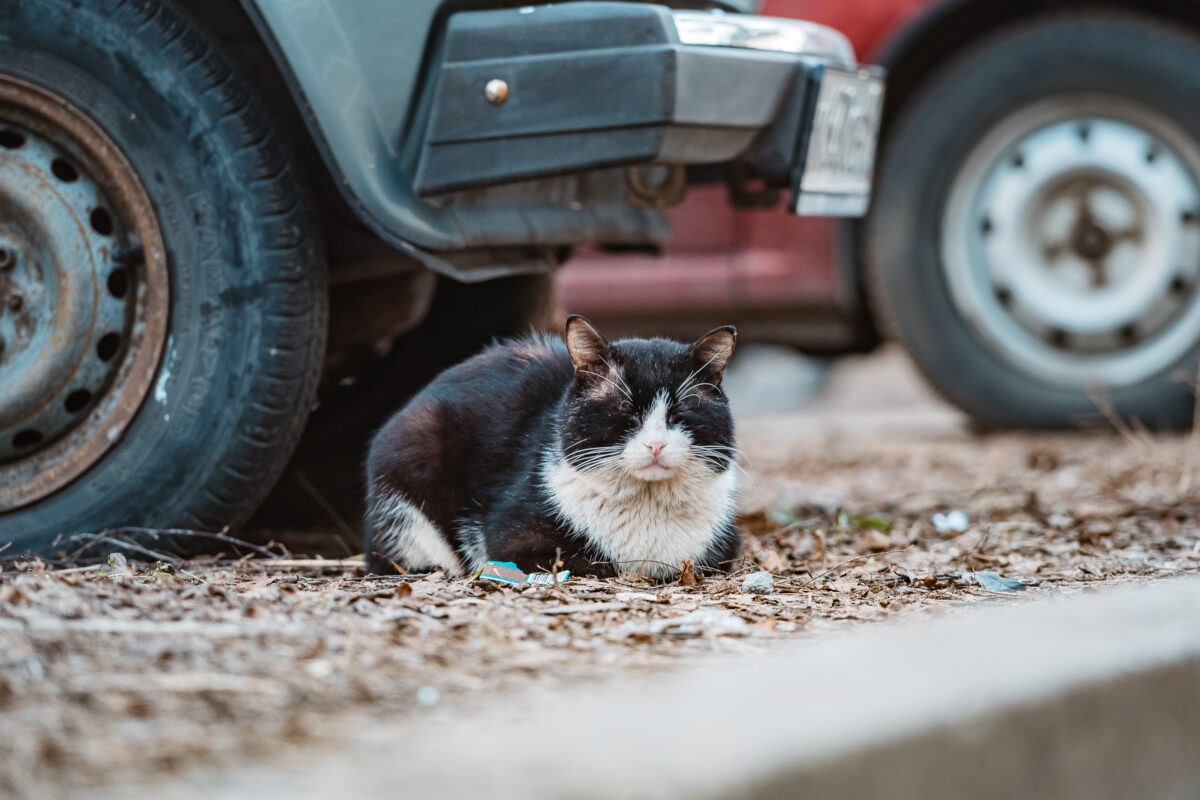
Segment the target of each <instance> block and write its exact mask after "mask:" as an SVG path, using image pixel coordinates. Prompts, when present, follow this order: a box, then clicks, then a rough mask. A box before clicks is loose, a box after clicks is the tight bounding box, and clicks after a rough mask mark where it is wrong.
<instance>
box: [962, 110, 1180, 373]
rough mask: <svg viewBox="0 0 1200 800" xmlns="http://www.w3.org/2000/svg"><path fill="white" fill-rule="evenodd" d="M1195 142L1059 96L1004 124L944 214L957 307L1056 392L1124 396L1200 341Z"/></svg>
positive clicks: (1137, 115) (974, 154) (982, 146)
mask: <svg viewBox="0 0 1200 800" xmlns="http://www.w3.org/2000/svg"><path fill="white" fill-rule="evenodd" d="M1198 176H1200V145H1198V144H1197V143H1196V142H1195V141H1194V140H1193V139H1192V138H1191V137H1189V136H1188V135H1187V134H1186V133H1185V132H1184V131H1182V130H1181V129H1180V128H1179V127H1178V126H1177V125H1175V124H1174V123H1173V122H1172V121H1171V120H1169V119H1167V118H1166V117H1164V116H1163V115H1162V114H1160V113H1158V112H1157V111H1154V110H1152V109H1150V108H1147V107H1145V106H1142V105H1140V104H1138V103H1135V102H1133V101H1128V100H1123V99H1119V98H1113V97H1111V96H1102V95H1095V94H1081V95H1072V96H1068V97H1061V96H1060V97H1055V98H1053V99H1049V100H1046V101H1042V102H1039V103H1036V104H1033V105H1029V106H1026V107H1024V108H1022V109H1020V110H1018V111H1016V112H1015V113H1013V114H1010V115H1009V116H1008V117H1006V118H1005V119H1003V120H1002V121H1001V122H1000V123H999V124H997V125H995V126H994V127H993V128H992V130H991V131H990V132H989V134H988V135H987V136H985V137H983V139H981V140H980V141H979V142H978V143H977V144H976V145H975V147H974V148H973V149H972V151H971V152H970V154H969V155H968V156H967V158H966V159H965V160H964V162H963V165H962V167H961V169H959V171H958V173H957V175H956V177H955V179H954V182H953V183H952V185H951V189H950V193H949V195H948V197H947V204H946V209H945V212H944V214H943V217H942V229H941V263H942V269H943V272H944V276H945V278H946V282H947V286H948V288H949V291H950V296H951V299H952V300H953V302H954V304H955V306H956V307H957V309H958V310H959V312H960V313H961V314H962V315H963V317H964V318H965V319H966V320H967V321H968V322H969V323H970V324H971V326H972V327H973V328H974V329H975V331H976V332H977V333H978V334H979V335H980V336H981V337H982V338H983V339H984V340H985V341H986V342H987V343H988V344H990V345H991V347H992V348H993V349H994V350H995V351H997V352H998V353H999V354H1001V355H1002V356H1004V357H1005V358H1006V359H1007V360H1009V361H1010V362H1012V363H1013V364H1015V365H1016V366H1018V367H1019V368H1021V369H1023V370H1024V371H1026V372H1029V373H1032V374H1034V375H1036V376H1038V377H1040V378H1042V379H1043V380H1046V381H1047V382H1050V383H1055V384H1059V385H1065V386H1070V387H1075V388H1078V387H1089V386H1096V385H1106V386H1126V385H1131V384H1135V383H1138V382H1140V381H1143V380H1145V379H1147V378H1149V377H1151V376H1153V375H1155V374H1158V373H1160V372H1162V371H1163V370H1164V369H1167V368H1169V367H1170V366H1171V365H1172V364H1174V363H1176V362H1177V361H1178V360H1179V359H1180V358H1181V357H1182V356H1183V355H1185V354H1186V353H1187V352H1189V351H1190V350H1192V349H1193V348H1194V347H1195V345H1196V343H1197V341H1200V292H1198V291H1197V288H1200V219H1198V215H1200V177H1198Z"/></svg>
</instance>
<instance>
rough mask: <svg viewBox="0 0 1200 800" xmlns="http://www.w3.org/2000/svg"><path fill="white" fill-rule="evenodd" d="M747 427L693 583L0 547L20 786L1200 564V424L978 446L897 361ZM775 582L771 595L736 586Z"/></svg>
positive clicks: (15, 775)
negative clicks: (739, 543)
mask: <svg viewBox="0 0 1200 800" xmlns="http://www.w3.org/2000/svg"><path fill="white" fill-rule="evenodd" d="M737 403H738V400H737V398H736V396H735V410H736V409H737V408H738V405H737ZM744 405H745V406H746V407H749V406H750V403H748V402H747V403H745V404H744ZM739 425H740V428H739V430H740V436H741V440H742V446H743V449H744V451H745V454H746V458H745V461H744V466H745V469H746V471H747V480H746V487H745V492H744V497H743V502H742V515H743V517H742V524H743V528H744V531H745V533H746V534H747V537H746V538H747V544H746V548H745V553H744V556H745V558H744V565H743V566H742V567H741V568H740V569H739V570H738V571H737V573H735V574H734V575H732V576H729V577H726V576H711V575H698V576H696V581H695V582H694V585H693V584H692V582H690V581H684V582H679V583H673V584H668V585H658V584H652V583H649V582H645V581H641V580H637V579H617V580H612V581H599V580H591V579H578V578H571V579H570V580H569V581H567V582H566V583H565V584H563V585H561V586H559V587H554V586H546V587H527V588H521V589H517V588H509V587H504V586H501V585H498V584H493V583H488V582H485V581H464V580H458V581H447V580H445V579H444V578H443V577H441V576H440V575H432V576H403V577H399V578H384V579H371V578H364V577H362V576H361V575H360V571H359V569H358V567H357V565H356V564H354V563H353V562H339V561H314V560H307V559H303V558H302V557H300V556H299V555H297V554H295V553H290V552H284V551H283V549H281V548H279V547H273V548H270V553H271V554H272V556H274V557H273V558H267V557H265V556H262V555H261V554H257V555H256V554H251V555H256V557H254V558H245V559H241V560H236V561H235V560H229V559H215V560H214V559H210V560H205V561H194V562H190V563H186V564H181V565H179V566H178V567H171V566H169V565H163V564H159V563H156V561H155V560H154V559H149V558H147V557H146V556H145V555H144V554H140V553H137V552H135V551H132V550H129V549H127V548H125V549H123V548H121V547H119V546H116V545H113V546H111V548H109V549H110V550H111V552H112V553H113V554H114V555H113V556H112V557H111V558H110V560H109V564H108V565H106V566H103V567H88V568H68V569H55V568H52V567H50V566H48V565H45V564H38V563H27V562H24V561H21V560H13V559H11V558H10V559H9V560H7V561H4V562H0V563H2V565H3V571H2V572H0V795H12V796H19V797H38V798H44V797H53V796H58V795H66V794H79V793H81V790H85V789H86V790H87V791H92V790H95V789H97V788H98V787H102V786H105V785H108V786H117V787H119V786H122V785H127V784H130V783H131V782H137V783H142V782H148V781H154V780H156V779H159V778H163V777H165V776H167V775H169V774H178V773H179V772H180V771H181V770H184V769H187V768H190V767H196V766H200V765H213V766H216V767H221V766H232V765H234V764H237V763H243V762H245V761H247V760H259V759H262V758H265V757H269V756H270V755H271V754H273V753H279V752H281V751H283V750H285V749H288V750H294V749H295V748H299V747H305V746H313V747H318V748H319V747H322V746H324V745H326V744H327V743H328V742H329V740H330V739H331V737H333V736H334V733H333V732H334V731H337V730H339V726H338V725H337V721H338V720H339V719H341V720H344V719H346V718H348V717H350V716H353V717H354V718H355V719H357V720H362V719H366V720H370V719H379V720H383V719H385V718H386V719H389V720H394V719H396V718H397V717H401V716H403V715H412V714H416V713H420V711H421V709H423V708H427V707H429V706H434V705H437V706H439V707H443V708H444V707H446V706H449V707H451V708H453V707H456V706H457V707H461V708H464V709H466V708H469V707H470V706H471V704H472V703H478V702H484V701H485V699H486V698H487V697H489V696H491V695H493V694H494V693H497V692H504V691H509V690H518V689H520V687H522V686H528V685H530V683H531V682H537V683H542V684H545V683H548V682H568V683H580V684H581V685H582V683H583V682H585V681H594V680H598V679H603V678H605V677H607V676H612V675H615V674H620V673H624V672H628V671H631V670H632V671H637V670H661V669H670V668H671V667H673V666H675V665H679V664H682V663H691V662H695V661H698V660H700V659H704V658H711V657H714V655H718V656H722V657H737V658H741V657H752V656H753V654H754V653H759V652H763V651H765V650H767V649H770V648H773V647H779V646H783V644H784V643H789V642H790V643H792V644H793V645H795V644H797V643H798V644H801V645H802V644H803V641H804V639H805V637H811V636H813V635H816V634H819V633H821V632H824V631H830V630H834V629H840V628H844V627H847V626H854V625H864V624H876V623H878V622H879V621H881V620H885V619H895V618H900V617H908V616H912V615H918V614H924V613H928V612H930V611H933V610H937V609H949V608H955V607H959V606H962V605H964V604H973V603H979V602H1022V601H1025V600H1027V599H1028V598H1031V597H1037V596H1042V595H1047V594H1058V593H1071V592H1079V591H1084V590H1088V589H1089V588H1091V587H1096V586H1104V585H1111V584H1115V583H1119V582H1125V581H1147V580H1155V579H1160V578H1163V577H1167V576H1171V575H1175V574H1179V573H1184V572H1196V571H1198V570H1200V530H1198V528H1197V525H1196V520H1197V519H1198V518H1200V517H1198V511H1200V463H1198V462H1200V453H1198V452H1197V450H1198V448H1197V444H1198V442H1197V440H1196V439H1195V438H1194V437H1193V436H1173V437H1160V436H1149V435H1146V434H1143V433H1139V432H1136V431H1128V430H1125V431H1098V432H1095V433H1089V434H1076V435H1053V436H1048V435H1029V434H992V435H986V436H978V435H974V434H972V433H971V432H970V431H969V430H968V428H967V426H966V425H965V423H964V421H963V419H962V418H961V416H960V415H958V414H957V413H956V412H954V411H953V410H951V409H949V408H948V407H946V406H945V405H944V404H942V403H940V402H939V401H937V400H936V399H934V398H933V397H931V396H930V395H929V393H928V392H927V391H926V390H925V389H924V388H923V387H922V386H921V385H920V383H919V382H918V381H917V380H916V378H915V376H914V375H913V374H912V372H911V369H910V368H909V367H908V366H907V363H906V362H905V361H904V359H903V358H902V357H901V356H899V355H898V354H896V353H894V352H889V353H885V354H883V355H881V356H873V357H871V358H868V359H862V360H857V361H847V362H844V363H843V364H841V365H839V366H838V367H837V368H836V369H835V371H834V374H833V378H832V382H831V384H830V385H829V386H828V387H827V388H826V390H825V392H824V393H823V394H822V395H820V396H819V397H818V398H817V399H816V400H815V401H814V402H812V403H811V404H809V405H808V406H806V407H805V408H803V409H800V410H793V411H774V412H771V413H749V412H748V413H746V414H745V415H744V417H743V418H742V419H741V420H740V422H739ZM956 512H957V513H956ZM233 552H234V549H233V548H232V546H231V547H230V554H233ZM0 557H2V556H0ZM759 570H765V571H768V572H770V573H771V574H772V576H773V578H774V590H773V592H771V593H770V594H765V595H760V594H750V593H746V592H743V590H742V584H743V580H744V578H745V576H746V575H748V574H750V573H752V572H755V571H759Z"/></svg>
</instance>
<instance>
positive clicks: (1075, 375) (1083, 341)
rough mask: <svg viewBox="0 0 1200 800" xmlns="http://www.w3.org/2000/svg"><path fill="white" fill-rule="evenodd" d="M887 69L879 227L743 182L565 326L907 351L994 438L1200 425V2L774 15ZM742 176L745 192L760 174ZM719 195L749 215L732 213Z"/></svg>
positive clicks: (887, 2) (936, 6) (945, 4)
mask: <svg viewBox="0 0 1200 800" xmlns="http://www.w3.org/2000/svg"><path fill="white" fill-rule="evenodd" d="M762 13H765V14H770V15H776V16H787V17H801V18H805V19H809V20H813V21H816V22H821V23H825V24H828V25H831V26H833V27H835V28H837V29H839V30H841V31H843V32H845V33H846V34H847V35H848V36H849V37H850V39H851V40H852V42H853V43H854V46H855V48H856V50H857V53H858V57H859V60H860V61H862V62H864V63H877V64H882V65H884V66H885V67H887V69H888V70H889V76H888V88H887V91H888V98H887V103H886V110H885V119H884V134H883V140H882V143H881V150H880V156H879V160H878V162H877V165H876V173H875V178H876V181H875V193H874V197H873V201H872V209H871V212H870V214H869V216H868V218H867V220H866V221H865V222H862V221H857V220H855V221H838V220H834V219H823V218H811V217H807V218H806V217H796V216H792V215H790V214H788V212H787V210H786V209H785V208H784V207H783V204H782V203H780V202H776V203H774V205H773V207H764V206H770V205H771V204H772V201H773V200H774V199H775V198H773V197H772V195H771V194H770V193H768V192H763V191H756V189H755V187H754V184H753V181H752V180H749V179H747V176H728V175H724V176H722V175H714V176H712V177H713V182H712V184H711V185H710V186H707V187H702V188H700V189H695V190H693V191H692V192H691V193H690V194H689V195H688V196H687V198H686V199H685V201H684V202H683V203H682V204H681V205H680V206H678V207H676V208H675V209H672V210H671V212H670V217H671V220H672V222H673V223H674V225H675V231H676V235H675V238H674V240H673V242H672V244H671V245H670V246H669V247H667V248H665V249H664V250H663V251H662V252H661V253H658V254H648V253H641V254H630V253H619V252H606V251H604V250H594V251H589V252H587V253H582V254H580V256H579V257H577V258H576V259H575V260H574V261H573V262H571V263H570V264H569V266H567V267H566V268H565V269H564V270H563V272H562V273H561V282H560V293H561V297H562V299H563V301H564V304H565V305H566V307H567V308H568V309H569V310H571V311H574V312H580V313H583V314H586V315H588V316H590V317H593V318H595V319H596V320H597V321H598V322H600V323H601V324H602V325H603V326H605V327H607V328H609V329H618V330H625V331H640V332H646V331H662V332H665V333H679V334H691V333H694V330H695V328H696V326H697V325H700V324H718V323H724V322H729V321H733V322H735V323H737V325H738V326H739V328H740V330H741V332H742V333H743V337H744V339H750V340H760V341H772V342H783V343H789V344H793V345H796V346H798V347H800V348H801V349H803V350H806V351H812V352H824V353H847V352H861V351H864V350H868V349H870V348H872V347H874V346H875V345H876V344H877V342H878V341H879V335H878V334H877V331H885V330H886V331H887V332H888V333H890V334H894V335H895V336H896V337H897V338H899V339H900V341H901V342H903V343H904V345H905V346H906V347H907V348H908V350H909V351H910V352H911V354H912V355H913V357H914V359H915V360H916V362H917V364H918V365H919V366H920V368H921V369H922V370H923V372H924V373H925V374H926V376H927V377H928V378H929V379H930V381H931V382H932V383H933V384H934V385H935V386H936V387H937V388H938V389H939V390H940V391H941V392H942V393H944V394H945V395H946V396H947V397H948V398H949V399H951V400H953V401H954V402H955V403H957V404H958V405H959V406H961V407H962V408H964V409H965V410H967V411H968V412H969V413H971V414H972V415H973V416H974V417H975V418H976V419H977V420H978V421H979V422H980V423H982V424H983V425H985V426H1018V427H1065V426H1071V425H1076V424H1079V423H1081V422H1086V421H1087V420H1094V419H1096V418H1098V417H1100V416H1101V414H1102V413H1103V414H1111V413H1114V412H1115V413H1116V414H1119V415H1121V416H1122V417H1125V418H1127V419H1137V420H1140V421H1141V422H1142V423H1144V424H1146V425H1149V426H1151V427H1160V428H1178V427H1185V426H1187V425H1190V424H1191V421H1192V418H1193V407H1194V391H1193V390H1194V386H1195V384H1196V378H1197V362H1198V350H1200V108H1198V107H1197V105H1196V103H1195V98H1196V97H1198V96H1200V70H1198V69H1196V65H1197V64H1200V3H1198V2H1193V1H1192V0H1186V1H1185V0H1178V1H1176V2H1170V1H1169V0H1161V2H1160V1H1155V2H1129V1H1127V2H1120V1H1119V0H1118V1H1117V2H1104V3H1099V2H1097V3H1088V2H1068V1H1067V0H1028V1H1027V2H1019V3H996V2H989V0H943V1H939V0H858V2H853V1H852V0H768V1H767V2H766V3H765V4H764V7H763V9H762ZM751 177H752V176H751ZM727 197H732V198H733V199H734V200H735V203H737V204H739V205H741V206H742V208H741V209H740V210H731V208H730V206H729V204H728V202H727V199H726V198H727Z"/></svg>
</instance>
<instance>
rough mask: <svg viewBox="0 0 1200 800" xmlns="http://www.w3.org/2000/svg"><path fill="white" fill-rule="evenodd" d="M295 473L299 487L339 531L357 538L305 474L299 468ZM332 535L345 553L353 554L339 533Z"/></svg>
mask: <svg viewBox="0 0 1200 800" xmlns="http://www.w3.org/2000/svg"><path fill="white" fill-rule="evenodd" d="M295 475H296V482H297V483H299V484H300V488H301V489H303V490H304V491H306V492H308V495H309V497H311V498H312V499H313V500H314V501H316V503H317V505H319V506H320V507H321V510H322V511H324V512H325V516H327V517H329V519H330V520H332V521H333V524H334V525H336V526H337V527H338V528H340V529H341V532H342V533H344V534H346V536H349V537H350V538H351V539H356V538H358V537H357V536H356V535H355V533H354V531H353V530H352V529H351V528H350V525H349V524H347V522H346V520H344V519H342V515H341V514H339V513H338V512H337V509H336V508H334V507H333V503H330V502H329V501H328V500H326V499H325V496H324V495H323V494H321V493H320V492H319V491H317V487H316V486H313V485H312V482H311V481H309V479H308V478H307V477H306V476H305V474H304V473H303V472H301V471H300V470H295ZM334 536H335V537H337V540H338V542H340V543H341V545H342V549H343V550H345V551H346V554H347V555H353V554H354V550H353V549H352V548H351V547H350V545H349V544H348V543H347V542H346V540H345V539H343V538H342V536H341V534H339V533H336V532H335V533H334Z"/></svg>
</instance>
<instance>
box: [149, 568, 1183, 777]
mask: <svg viewBox="0 0 1200 800" xmlns="http://www.w3.org/2000/svg"><path fill="white" fill-rule="evenodd" d="M347 744H348V747H347V748H346V749H345V750H344V751H342V752H337V753H328V754H326V755H322V756H321V757H319V758H317V759H311V758H310V759H308V760H306V761H305V762H304V764H303V765H300V764H292V765H291V766H286V765H285V766H283V767H282V768H281V767H280V766H278V765H277V766H275V767H268V766H266V765H263V766H260V767H253V768H247V769H246V770H244V771H242V770H239V771H237V772H235V773H229V774H225V775H214V774H203V773H202V774H200V775H195V774H193V775H191V776H189V777H188V781H187V784H188V785H187V786H169V785H168V786H163V785H161V784H158V785H156V787H155V789H154V794H155V796H157V797H160V798H174V797H180V798H182V797H203V798H208V799H212V798H243V797H255V798H274V797H280V798H283V797H288V798H310V797H311V798H318V797H319V798H329V797H355V798H372V797H401V796H414V797H417V796H420V797H439V798H441V797H447V798H458V797H462V798H467V797H469V798H476V799H477V798H484V797H486V798H489V799H491V798H505V797H522V798H531V797H532V798H538V797H548V798H606V800H615V799H616V798H673V797H680V798H688V800H700V799H701V798H710V797H712V798H716V797H765V798H774V797H812V798H821V799H822V800H831V799H836V798H871V797H887V798H889V800H908V798H913V799H914V800H915V799H916V798H921V799H922V800H927V798H942V797H987V798H1070V799H1071V800H1074V799H1075V798H1079V800H1083V798H1087V799H1088V800H1095V799H1096V798H1138V799H1139V800H1142V799H1143V798H1184V797H1197V796H1200V578H1184V579H1176V580H1172V581H1165V582H1161V583H1157V584H1154V585H1148V586H1147V585H1140V586H1129V587H1124V588H1116V589H1112V590H1108V591H1103V592H1100V593H1095V594H1087V595H1083V596H1077V597H1073V598H1061V599H1047V600H1037V601H1031V602H1028V603H1019V604H1013V605H1005V606H996V607H986V608H979V609H971V610H964V611H962V612H960V613H956V614H951V615H948V616H946V617H942V618H938V619H934V620H931V621H926V622H920V623H913V624H905V625H881V626H879V627H874V628H870V629H866V630H860V631H858V632H853V633H848V634H842V635H836V636H830V637H827V638H820V639H816V638H814V639H812V640H809V641H807V642H802V643H801V644H800V645H799V646H798V647H794V648H789V649H788V651H787V652H785V653H779V654H775V655H771V656H768V657H760V658H754V659H746V660H739V661H737V662H734V663H728V662H725V663H722V664H720V665H718V666H716V667H714V666H713V665H711V664H710V665H709V666H708V667H707V668H697V669H692V670H687V671H682V672H678V673H671V674H667V675H663V676H661V677H658V678H653V679H646V680H639V681H628V682H621V683H614V684H612V685H608V686H603V687H601V686H594V687H580V688H576V689H574V690H572V691H570V692H557V693H547V695H546V697H544V698H542V699H541V700H540V701H539V702H537V703H536V704H534V705H532V706H531V705H529V704H528V701H527V700H526V701H525V702H522V703H521V705H520V706H519V707H517V706H514V705H513V703H512V702H511V701H507V700H498V701H497V702H496V703H495V704H493V705H492V706H490V707H485V708H483V709H481V710H480V711H479V713H478V714H476V715H474V716H472V717H471V718H470V719H462V718H459V719H446V720H442V721H441V722H439V723H433V722H426V723H421V724H416V723H413V722H411V721H409V722H405V723H398V724H397V725H396V726H394V727H384V728H379V729H376V730H374V731H371V732H364V733H363V735H362V737H361V738H359V739H356V740H355V741H353V742H348V743H347Z"/></svg>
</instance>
